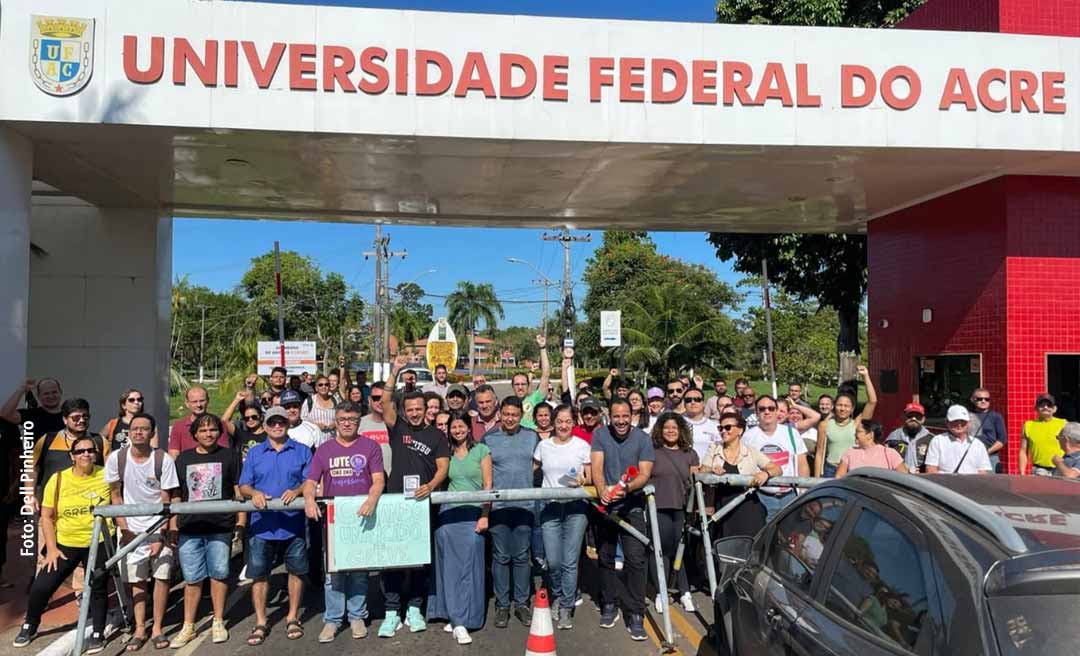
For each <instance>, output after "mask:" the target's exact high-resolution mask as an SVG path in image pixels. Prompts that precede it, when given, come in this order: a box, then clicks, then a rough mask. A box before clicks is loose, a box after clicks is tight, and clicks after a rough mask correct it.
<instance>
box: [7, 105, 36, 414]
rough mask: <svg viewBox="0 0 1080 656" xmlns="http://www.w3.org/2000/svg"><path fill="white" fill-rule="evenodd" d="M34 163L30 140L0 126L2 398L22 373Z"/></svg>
mask: <svg viewBox="0 0 1080 656" xmlns="http://www.w3.org/2000/svg"><path fill="white" fill-rule="evenodd" d="M33 162H34V149H33V146H32V145H31V143H30V140H29V139H27V138H25V137H23V136H22V135H20V134H17V133H15V132H13V131H12V130H11V129H9V128H5V127H2V126H0V281H2V282H0V397H3V399H6V398H7V397H8V395H9V394H11V392H12V390H14V388H15V387H16V386H17V385H18V384H19V383H20V382H21V381H22V380H23V378H25V377H26V341H27V340H26V334H27V322H28V317H29V307H30V198H31V186H32V184H33ZM2 402H3V401H2V400H0V403H2Z"/></svg>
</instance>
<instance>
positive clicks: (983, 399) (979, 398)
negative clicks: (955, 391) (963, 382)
mask: <svg viewBox="0 0 1080 656" xmlns="http://www.w3.org/2000/svg"><path fill="white" fill-rule="evenodd" d="M972 401H974V402H975V403H983V402H986V403H989V402H990V397H989V396H976V397H973V398H972Z"/></svg>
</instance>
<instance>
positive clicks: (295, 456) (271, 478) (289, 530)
mask: <svg viewBox="0 0 1080 656" xmlns="http://www.w3.org/2000/svg"><path fill="white" fill-rule="evenodd" d="M309 462H311V449H309V448H307V447H306V446H304V445H303V444H300V443H299V442H296V441H295V440H289V439H287V440H285V443H284V444H282V445H281V450H280V451H279V450H277V449H275V448H274V445H273V444H272V443H271V442H270V441H269V440H266V441H264V442H262V443H261V444H256V445H255V446H254V447H252V449H251V451H248V457H247V459H246V460H245V461H244V467H243V469H242V470H241V472H240V481H239V483H238V484H239V485H250V486H251V487H253V488H255V489H256V490H258V491H259V492H262V493H263V494H265V495H266V496H268V497H270V498H271V499H280V498H281V495H282V494H285V492H286V491H287V490H295V489H297V488H299V487H300V486H301V485H303V483H304V474H306V473H307V470H308V463H309ZM303 534H304V513H303V512H302V511H300V510H287V511H280V512H253V513H251V521H250V523H249V526H248V535H254V536H256V537H258V538H261V539H263V540H288V539H290V538H293V537H296V536H302V535H303Z"/></svg>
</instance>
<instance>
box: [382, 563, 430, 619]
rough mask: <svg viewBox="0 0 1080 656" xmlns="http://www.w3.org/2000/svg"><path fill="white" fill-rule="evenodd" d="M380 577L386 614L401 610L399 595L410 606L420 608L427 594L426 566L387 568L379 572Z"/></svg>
mask: <svg viewBox="0 0 1080 656" xmlns="http://www.w3.org/2000/svg"><path fill="white" fill-rule="evenodd" d="M380 578H381V579H382V589H383V599H384V600H385V601H386V614H387V616H389V615H390V614H391V613H396V612H398V611H399V610H401V597H402V595H404V596H405V598H406V600H405V603H406V604H407V605H408V606H409V607H410V608H420V604H421V603H423V601H424V598H425V597H427V595H428V568H427V567H416V568H413V569H388V570H385V571H383V572H382V573H381V574H380Z"/></svg>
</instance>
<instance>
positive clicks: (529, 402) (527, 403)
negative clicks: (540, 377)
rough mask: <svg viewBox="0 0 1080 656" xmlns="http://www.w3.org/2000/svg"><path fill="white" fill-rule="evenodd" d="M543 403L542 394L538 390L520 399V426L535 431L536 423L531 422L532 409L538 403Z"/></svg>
mask: <svg viewBox="0 0 1080 656" xmlns="http://www.w3.org/2000/svg"><path fill="white" fill-rule="evenodd" d="M543 402H544V393H543V392H541V391H540V389H539V388H537V389H536V391H534V392H532V393H531V394H526V395H525V398H523V399H521V425H522V426H524V427H525V428H528V429H529V430H536V422H535V421H533V408H535V407H536V405H537V404H538V403H543Z"/></svg>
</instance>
